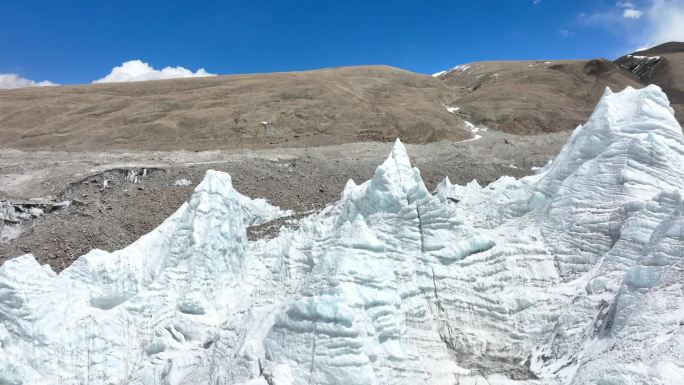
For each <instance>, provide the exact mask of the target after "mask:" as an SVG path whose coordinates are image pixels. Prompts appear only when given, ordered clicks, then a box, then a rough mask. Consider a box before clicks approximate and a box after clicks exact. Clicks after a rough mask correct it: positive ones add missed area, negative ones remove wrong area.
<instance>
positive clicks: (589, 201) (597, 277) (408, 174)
mask: <svg viewBox="0 0 684 385" xmlns="http://www.w3.org/2000/svg"><path fill="white" fill-rule="evenodd" d="M683 192H684V136H683V135H682V130H681V127H680V126H679V125H678V123H677V121H676V120H675V119H674V117H673V113H672V109H671V108H670V107H669V103H668V100H667V98H666V96H665V95H664V94H663V93H662V92H661V90H660V89H659V88H658V87H656V86H649V87H646V88H645V89H642V90H635V89H631V88H627V89H626V90H624V91H622V92H620V93H612V92H611V91H610V90H607V91H606V93H605V95H604V96H603V98H602V99H601V101H600V102H599V104H598V106H597V107H596V110H595V112H594V113H593V115H592V116H591V118H590V119H589V121H588V122H587V123H586V124H585V125H584V126H580V127H578V128H577V129H576V130H575V132H574V133H573V134H572V137H571V138H570V139H569V141H568V143H567V144H566V146H565V147H564V148H563V150H562V151H561V153H560V154H559V155H558V157H557V158H556V159H555V160H554V161H553V162H552V163H550V164H549V165H547V166H546V167H545V168H543V169H541V170H540V171H539V172H538V173H537V174H536V175H533V176H529V177H526V178H522V179H518V180H516V179H514V178H511V177H503V178H501V179H499V180H497V181H496V182H494V183H492V184H490V185H489V186H486V187H482V186H480V185H478V184H477V182H471V183H470V184H467V185H465V186H459V185H452V184H451V183H450V182H449V181H448V179H446V180H444V181H443V182H442V183H441V184H440V185H439V186H438V188H437V191H436V192H434V194H433V193H430V192H429V191H428V190H427V189H426V187H425V185H424V184H423V181H422V179H421V176H420V172H419V171H418V169H416V168H413V167H412V166H411V164H410V161H409V158H408V156H407V153H406V149H405V148H404V146H403V145H402V144H401V143H400V142H399V141H397V142H396V143H395V145H394V148H393V149H392V152H391V154H390V155H389V157H388V158H387V160H386V161H385V162H384V163H383V164H382V165H380V166H379V167H378V168H377V170H376V172H375V175H374V176H373V178H372V179H371V180H369V181H367V182H365V183H363V184H360V185H357V184H355V183H354V182H352V181H349V182H348V183H347V185H346V187H345V188H344V191H343V193H342V196H341V199H340V201H339V202H337V203H335V204H333V205H330V206H328V207H327V208H325V209H324V210H323V211H321V212H319V213H316V214H314V215H311V216H309V217H306V218H304V219H301V220H300V222H299V226H298V228H297V229H289V228H282V229H281V231H280V233H279V234H278V235H277V236H276V237H273V238H267V239H259V240H256V241H248V239H247V237H246V227H248V226H251V225H257V224H261V223H265V222H267V221H270V220H273V219H276V218H278V217H281V216H283V215H286V214H287V213H285V212H283V211H281V210H280V209H278V208H276V207H273V206H271V205H269V204H268V203H266V202H265V201H263V200H251V199H249V198H247V197H245V196H242V195H240V194H239V193H237V192H236V191H235V190H234V189H233V187H232V184H231V180H230V177H229V176H228V174H225V173H221V172H216V171H209V172H208V173H207V175H206V177H205V179H204V181H202V183H201V184H200V185H199V186H197V188H196V189H195V191H194V193H193V195H192V197H191V198H190V200H189V201H188V203H186V204H185V205H183V206H182V207H181V208H180V209H179V210H178V211H177V212H176V213H175V214H174V215H172V216H171V217H170V218H169V219H167V220H166V221H165V222H164V223H162V224H161V225H160V226H159V227H158V228H157V229H155V230H154V231H152V232H151V233H150V234H147V235H145V236H143V237H142V238H140V239H139V240H138V241H136V242H135V243H133V244H132V245H130V246H129V247H127V248H125V249H123V250H119V251H116V252H113V253H108V252H105V251H101V250H93V251H91V252H90V253H88V254H86V255H84V256H82V257H81V258H80V259H78V260H77V261H76V262H75V263H74V264H73V265H72V266H70V267H69V268H67V269H66V270H64V271H63V272H62V273H60V274H56V273H54V272H53V271H52V270H51V269H50V268H49V267H48V266H46V265H45V266H41V265H40V264H38V263H37V262H36V260H35V259H34V257H33V256H32V255H30V254H29V255H24V256H22V257H19V258H15V259H13V260H9V261H7V262H5V264H4V265H2V267H0V384H140V385H142V384H144V385H151V384H169V385H171V384H174V385H175V384H212V385H213V384H252V385H256V384H262V385H266V384H270V385H283V384H411V385H419V384H480V385H481V384H489V385H496V384H577V385H580V384H581V385H584V384H672V385H674V384H681V383H682V381H683V380H684V330H683V328H684V263H683V261H684V226H683V219H682V218H683V212H684V202H683Z"/></svg>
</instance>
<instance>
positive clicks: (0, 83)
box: [0, 74, 59, 90]
mask: <svg viewBox="0 0 684 385" xmlns="http://www.w3.org/2000/svg"><path fill="white" fill-rule="evenodd" d="M57 85H59V84H55V83H53V82H50V81H47V80H43V81H42V82H35V81H33V80H31V79H26V78H22V77H21V76H19V75H17V74H0V90H8V89H13V88H26V87H47V86H57Z"/></svg>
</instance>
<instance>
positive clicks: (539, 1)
mask: <svg viewBox="0 0 684 385" xmlns="http://www.w3.org/2000/svg"><path fill="white" fill-rule="evenodd" d="M541 2H542V0H532V4H534V5H537V4H539V3H541Z"/></svg>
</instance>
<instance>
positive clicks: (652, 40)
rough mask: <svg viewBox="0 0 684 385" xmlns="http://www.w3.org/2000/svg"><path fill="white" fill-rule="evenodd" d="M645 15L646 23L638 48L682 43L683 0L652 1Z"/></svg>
mask: <svg viewBox="0 0 684 385" xmlns="http://www.w3.org/2000/svg"><path fill="white" fill-rule="evenodd" d="M645 15H646V19H647V21H648V23H647V26H646V28H645V33H644V34H643V36H641V38H640V40H641V41H640V42H639V45H640V46H649V47H652V46H654V45H658V44H661V43H666V42H668V41H684V0H652V1H651V3H650V6H649V8H648V9H647V10H646V12H645Z"/></svg>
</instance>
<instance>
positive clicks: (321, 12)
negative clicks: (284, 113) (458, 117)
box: [0, 0, 684, 84]
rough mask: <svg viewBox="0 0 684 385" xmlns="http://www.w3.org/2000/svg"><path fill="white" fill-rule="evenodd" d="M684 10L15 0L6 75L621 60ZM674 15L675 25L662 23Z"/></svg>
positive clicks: (3, 56)
mask: <svg viewBox="0 0 684 385" xmlns="http://www.w3.org/2000/svg"><path fill="white" fill-rule="evenodd" d="M658 7H660V8H658ZM628 10H629V11H628ZM682 10H684V0H635V1H629V2H628V1H624V2H616V1H601V0H541V1H538V0H536V1H535V0H500V1H490V0H479V1H473V0H470V1H402V0H396V1H391V2H390V1H373V0H366V1H335V2H329V1H322V0H318V1H297V2H286V1H210V0H197V1H184V2H181V1H170V0H166V1H150V0H137V1H127V0H123V1H122V0H119V1H96V0H95V1H94V0H90V1H70V0H61V1H54V0H45V1H31V0H22V1H19V0H3V1H2V2H0V47H2V48H1V49H0V74H17V75H18V76H20V77H23V78H27V79H33V80H36V81H40V80H49V81H52V82H56V83H60V84H71V83H89V82H92V81H94V80H96V79H100V78H103V77H104V76H105V75H107V74H109V73H110V71H111V70H112V68H113V67H114V66H118V65H121V63H123V62H125V61H128V60H134V59H139V60H142V61H143V62H145V63H149V65H150V66H153V67H155V68H157V69H161V68H162V67H166V66H182V67H185V68H187V69H189V70H191V71H195V70H197V69H198V68H205V69H206V70H207V71H208V72H210V73H214V74H238V73H255V72H273V71H291V70H305V69H314V68H321V67H332V66H346V65H358V64H389V65H393V66H397V67H401V68H405V69H408V70H411V71H416V72H422V73H433V72H437V71H440V70H442V69H446V68H449V67H453V66H454V65H457V64H461V63H466V62H471V61H477V60H502V59H563V58H592V57H606V58H611V59H612V58H615V57H616V56H618V55H620V54H623V53H626V52H628V51H632V50H634V49H635V48H637V47H639V46H641V45H648V44H655V43H659V42H660V41H657V40H659V39H660V40H663V39H671V38H673V37H674V38H678V37H681V38H680V39H679V40H684V36H681V35H682V34H684V31H680V29H682V28H681V27H678V26H677V25H678V24H679V25H684V18H682V15H684V11H682ZM680 11H681V12H680ZM658 12H659V13H658ZM678 12H680V13H678ZM663 14H666V15H669V16H668V17H669V18H670V19H672V18H673V17H674V20H670V21H668V22H669V23H670V24H671V25H669V26H668V25H665V26H663V25H659V24H662V23H663V22H661V21H659V20H657V19H658V18H662V15H663ZM673 14H674V16H672V15H673ZM663 31H664V32H663Z"/></svg>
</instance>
